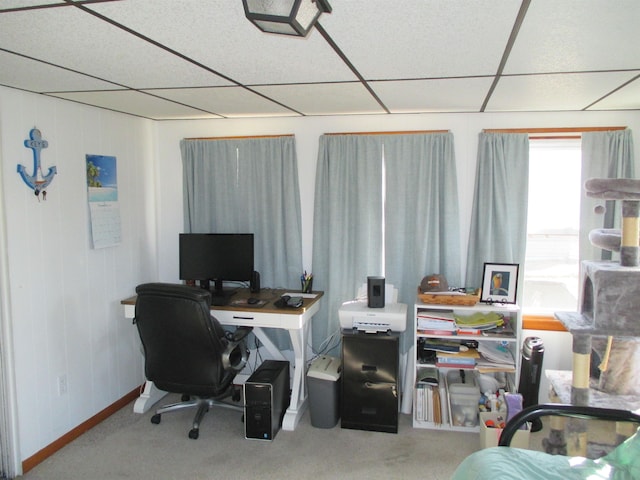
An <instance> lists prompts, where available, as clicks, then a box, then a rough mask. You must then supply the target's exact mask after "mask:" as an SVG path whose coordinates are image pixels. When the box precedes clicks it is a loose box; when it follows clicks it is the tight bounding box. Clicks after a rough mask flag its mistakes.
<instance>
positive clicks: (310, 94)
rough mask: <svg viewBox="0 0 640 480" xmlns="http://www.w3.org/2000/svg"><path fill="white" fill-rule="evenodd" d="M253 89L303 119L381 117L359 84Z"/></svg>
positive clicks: (366, 92)
mask: <svg viewBox="0 0 640 480" xmlns="http://www.w3.org/2000/svg"><path fill="white" fill-rule="evenodd" d="M254 88H255V90H257V91H259V92H261V93H263V94H265V95H267V96H268V97H270V98H273V99H275V100H277V101H279V102H281V103H284V104H285V105H288V106H290V107H291V108H293V109H295V110H297V111H299V112H302V113H303V114H305V115H336V114H370V113H385V111H384V109H383V108H382V107H381V106H380V105H379V104H378V102H376V100H375V99H374V98H373V97H372V96H371V94H370V93H369V92H368V91H367V90H366V88H365V87H364V86H363V85H362V84H361V83H359V82H352V83H314V84H305V85H265V86H256V87H254Z"/></svg>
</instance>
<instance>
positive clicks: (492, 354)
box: [477, 341, 516, 373]
mask: <svg viewBox="0 0 640 480" xmlns="http://www.w3.org/2000/svg"><path fill="white" fill-rule="evenodd" d="M478 353H479V354H480V358H478V361H477V366H478V371H480V372H481V373H488V372H515V370H516V362H515V359H514V358H513V354H512V353H511V350H509V347H508V345H507V344H505V343H503V342H500V341H485V342H481V343H480V345H478Z"/></svg>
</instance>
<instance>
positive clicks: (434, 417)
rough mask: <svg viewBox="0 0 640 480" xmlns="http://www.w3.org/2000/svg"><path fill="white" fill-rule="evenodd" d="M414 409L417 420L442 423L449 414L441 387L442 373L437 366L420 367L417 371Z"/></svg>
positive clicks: (443, 390)
mask: <svg viewBox="0 0 640 480" xmlns="http://www.w3.org/2000/svg"><path fill="white" fill-rule="evenodd" d="M416 374H417V377H416V389H415V398H414V406H415V408H414V411H415V416H416V420H418V421H421V422H432V423H434V424H436V425H440V424H441V423H442V421H443V418H446V415H447V408H446V404H447V402H446V401H444V399H443V396H444V395H445V394H446V392H445V390H446V389H444V388H443V389H441V388H440V374H439V372H438V369H437V368H435V367H420V368H418V369H417V371H416Z"/></svg>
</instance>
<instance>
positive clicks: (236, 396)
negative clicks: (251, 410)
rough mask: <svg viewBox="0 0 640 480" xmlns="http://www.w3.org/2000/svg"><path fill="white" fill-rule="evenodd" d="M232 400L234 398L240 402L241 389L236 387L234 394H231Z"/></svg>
mask: <svg viewBox="0 0 640 480" xmlns="http://www.w3.org/2000/svg"><path fill="white" fill-rule="evenodd" d="M231 400H233V401H234V402H239V401H240V389H239V388H234V390H233V394H232V395H231Z"/></svg>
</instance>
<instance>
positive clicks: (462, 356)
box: [436, 348, 480, 368]
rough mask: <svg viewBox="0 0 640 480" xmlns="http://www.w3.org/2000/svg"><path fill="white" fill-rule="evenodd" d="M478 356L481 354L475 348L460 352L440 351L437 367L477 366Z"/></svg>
mask: <svg viewBox="0 0 640 480" xmlns="http://www.w3.org/2000/svg"><path fill="white" fill-rule="evenodd" d="M478 358H480V354H479V353H478V350H476V349H475V348H468V349H466V351H460V352H458V353H448V352H438V354H437V357H436V367H441V368H475V366H476V361H477V360H478Z"/></svg>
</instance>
